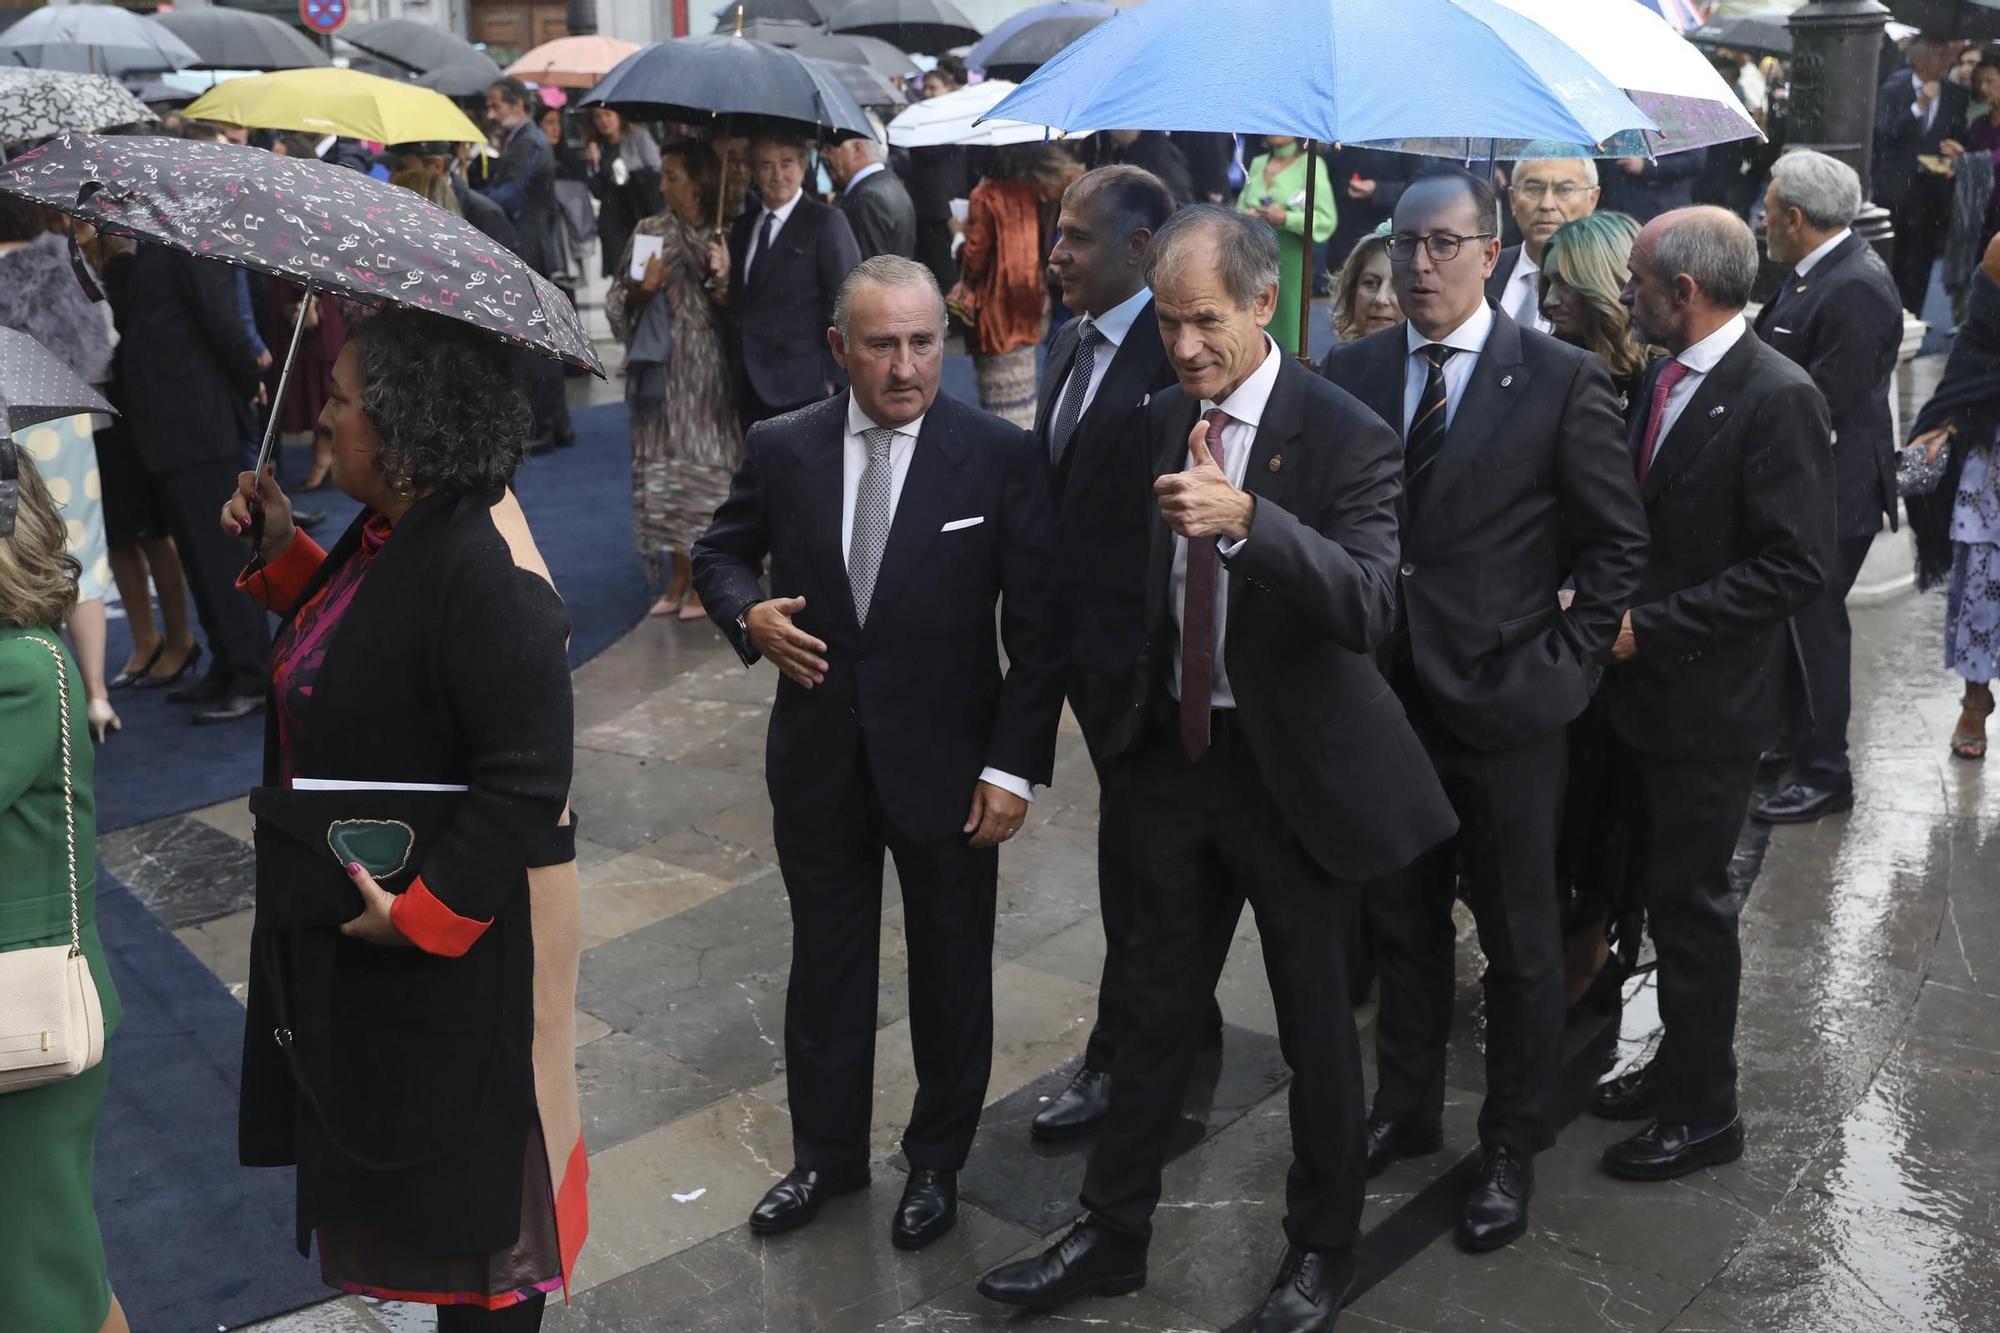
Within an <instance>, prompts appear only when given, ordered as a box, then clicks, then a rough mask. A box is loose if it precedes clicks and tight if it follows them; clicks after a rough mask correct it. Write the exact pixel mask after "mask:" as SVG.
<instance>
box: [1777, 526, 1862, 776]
mask: <svg viewBox="0 0 2000 1333" xmlns="http://www.w3.org/2000/svg"><path fill="white" fill-rule="evenodd" d="M1874 544H1875V538H1874V535H1873V534H1870V535H1869V536H1866V537H1842V538H1841V539H1840V544H1839V546H1838V548H1837V549H1836V552H1835V564H1834V568H1833V571H1832V572H1833V577H1832V578H1830V579H1828V580H1827V585H1826V588H1825V589H1824V590H1823V591H1822V592H1821V593H1820V595H1819V596H1818V597H1816V598H1814V599H1813V601H1812V604H1811V605H1809V606H1807V607H1805V608H1804V609H1803V610H1801V611H1800V612H1799V613H1798V614H1797V615H1794V616H1793V617H1792V624H1793V626H1794V627H1795V628H1796V629H1797V630H1798V634H1799V656H1800V658H1801V659H1802V660H1803V661H1804V663H1805V679H1804V680H1803V681H1794V682H1793V696H1794V697H1793V702H1792V776H1793V778H1795V779H1796V780H1798V781H1800V782H1803V783H1806V784H1807V785H1809V786H1813V787H1831V788H1834V789H1836V790H1846V789H1848V788H1851V787H1853V785H1854V776H1853V774H1851V773H1850V772H1849V771H1848V768H1847V720H1848V717H1849V715H1850V714H1851V713H1852V712H1853V708H1854V699H1853V688H1852V687H1853V681H1852V671H1853V658H1854V633H1853V629H1852V627H1851V626H1850V625H1849V624H1848V620H1847V594H1848V593H1849V592H1850V591H1852V590H1853V588H1854V581H1855V580H1856V579H1858V578H1860V577H1861V566H1862V564H1863V562H1865V561H1866V560H1867V559H1868V549H1869V548H1870V547H1871V546H1873V545H1874Z"/></svg>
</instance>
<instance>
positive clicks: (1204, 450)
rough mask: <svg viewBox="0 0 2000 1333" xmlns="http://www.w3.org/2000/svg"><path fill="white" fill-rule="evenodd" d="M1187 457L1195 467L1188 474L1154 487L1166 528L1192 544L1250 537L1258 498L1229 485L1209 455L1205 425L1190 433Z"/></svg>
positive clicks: (1165, 478) (1175, 474)
mask: <svg viewBox="0 0 2000 1333" xmlns="http://www.w3.org/2000/svg"><path fill="white" fill-rule="evenodd" d="M1217 443H1220V441H1217ZM1188 455H1189V457H1190V458H1191V459H1192V464H1191V466H1189V467H1188V469H1187V470H1186V471H1184V472H1169V473H1167V474H1166V475H1165V476H1163V477H1161V478H1159V479H1158V480H1157V481H1155V482H1154V483H1153V494H1154V495H1155V496H1156V497H1158V499H1159V503H1160V516H1161V517H1162V518H1164V519H1166V521H1167V526H1168V527H1169V528H1171V529H1172V530H1173V531H1174V532H1176V533H1179V534H1180V535H1181V536H1183V537H1186V538H1188V539H1189V540H1193V539H1195V538H1197V537H1221V538H1223V539H1224V540H1225V541H1232V542H1235V541H1242V540H1243V539H1244V538H1245V537H1248V536H1249V535H1250V526H1251V523H1252V522H1253V521H1254V520H1255V518H1256V515H1257V497H1256V496H1254V495H1251V494H1250V493H1249V492H1247V491H1241V490H1238V489H1237V488H1236V487H1234V486H1232V485H1230V484H1229V475H1228V474H1227V473H1226V472H1224V471H1223V470H1222V465H1221V464H1220V463H1218V462H1217V461H1216V459H1215V455H1214V454H1212V453H1210V452H1209V439H1208V423H1207V422H1206V421H1197V422H1195V423H1194V429H1193V430H1192V431H1190V432H1189V433H1188Z"/></svg>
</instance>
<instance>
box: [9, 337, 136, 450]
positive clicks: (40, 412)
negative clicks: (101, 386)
mask: <svg viewBox="0 0 2000 1333" xmlns="http://www.w3.org/2000/svg"><path fill="white" fill-rule="evenodd" d="M0 402H5V404H6V407H7V415H6V429H7V430H8V431H9V432H12V433H14V434H19V433H20V432H21V431H24V430H26V429H27V428H28V427H30V426H33V425H37V424H39V423H41V422H44V421H58V420H61V419H62V418H63V417H73V416H75V415H76V414H77V413H79V412H109V411H111V410H112V409H111V404H109V403H107V402H105V401H104V399H103V397H102V396H100V395H99V394H98V392H97V390H95V389H93V388H91V387H90V386H89V385H88V384H86V383H84V381H83V377H82V376H81V375H79V374H77V373H76V372H75V371H74V370H71V369H70V368H69V363H68V362H66V361H64V360H63V359H62V358H61V357H59V356H57V355H56V354H55V353H54V352H51V351H50V350H49V349H48V348H46V347H44V346H42V345H41V344H40V343H38V342H36V341H35V340H34V339H33V338H31V337H29V336H28V335H27V334H25V333H23V332H21V331H20V330H19V329H8V328H0Z"/></svg>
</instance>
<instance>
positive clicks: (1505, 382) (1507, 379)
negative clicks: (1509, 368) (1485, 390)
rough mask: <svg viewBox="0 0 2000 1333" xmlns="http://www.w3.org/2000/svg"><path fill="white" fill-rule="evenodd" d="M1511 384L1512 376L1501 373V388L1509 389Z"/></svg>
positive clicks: (1512, 381) (1512, 382) (1512, 383)
mask: <svg viewBox="0 0 2000 1333" xmlns="http://www.w3.org/2000/svg"><path fill="white" fill-rule="evenodd" d="M1513 386H1514V377H1513V376H1512V375H1502V376H1501V377H1500V387H1501V388H1503V389H1511V388H1512V387H1513Z"/></svg>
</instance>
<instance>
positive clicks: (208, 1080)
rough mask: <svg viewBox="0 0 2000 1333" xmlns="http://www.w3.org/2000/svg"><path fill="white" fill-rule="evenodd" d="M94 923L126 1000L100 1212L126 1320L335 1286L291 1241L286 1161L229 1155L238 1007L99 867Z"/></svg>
mask: <svg viewBox="0 0 2000 1333" xmlns="http://www.w3.org/2000/svg"><path fill="white" fill-rule="evenodd" d="M97 928H98V931H99V933H100V934H102V936H103V937H104V948H105V952H106V954H107V955H108V956H109V958H110V960H111V974H112V977H113V978H114V980H115V982H116V984H117V986H118V993H119V995H120V996H121V997H122V998H123V1000H124V1002H125V1021H124V1024H123V1025H122V1026H121V1027H120V1028H119V1029H118V1032H117V1034H116V1035H115V1036H113V1037H112V1039H111V1047H110V1051H109V1054H108V1056H107V1058H108V1059H109V1060H110V1062H111V1078H110V1091H109V1093H108V1094H107V1095H106V1098H105V1106H104V1115H103V1119H102V1120H101V1121H100V1127H99V1130H98V1136H97V1191H96V1194H97V1215H98V1219H99V1223H100V1225H101V1226H102V1227H103V1230H104V1247H105V1251H106V1254H107V1256H108V1259H109V1262H110V1269H111V1282H112V1286H113V1288H114V1289H115V1290H116V1291H117V1293H118V1299H119V1300H120V1301H121V1302H122V1303H123V1304H124V1306H125V1312H126V1314H127V1315H128V1316H130V1318H131V1322H132V1327H134V1328H136V1329H142V1330H147V1331H148V1333H196V1330H208V1329H215V1328H225V1327H226V1328H233V1327H235V1326H237V1325H239V1324H246V1323H251V1322H254V1321H256V1320H259V1319H265V1318H269V1317H270V1316H272V1315H275V1314H279V1313H282V1312H284V1311H286V1310H292V1309H296V1308H298V1307H299V1306H301V1305H306V1304H309V1303H311V1302H313V1301H318V1300H324V1299H327V1298H328V1297H330V1296H332V1295H333V1294H334V1293H332V1292H330V1291H328V1290H327V1289H326V1288H325V1287H324V1286H322V1285H321V1284H320V1281H319V1266H318V1264H317V1263H315V1262H311V1261H308V1260H305V1259H301V1258H300V1257H299V1255H298V1251H297V1250H296V1249H294V1248H293V1246H292V1217H293V1212H292V1173H291V1172H290V1171H252V1170H249V1169H246V1168H244V1167H240V1166H238V1165H237V1164H236V1089H237V1081H238V1071H239V1070H240V1069H241V1067H242V1054H243V1006H241V1005H240V1004H238V1003H237V1002H236V1001H235V1000H233V999H231V998H230V995H229V992H228V991H227V990H226V989H224V988H223V986H222V983H221V982H219V981H217V980H216V979H215V975H214V974H213V973H211V972H210V971H209V970H208V969H207V968H206V967H204V966H202V964H201V962H200V960H198V959H197V958H196V957H195V956H194V955H193V954H191V953H189V952H188V951H187V949H186V947H185V946H183V945H182V944H181V942H180V941H179V940H177V939H175V938H174V937H173V936H172V935H171V934H170V933H168V931H167V928H166V927H165V926H163V925H161V924H160V922H159V921H158V920H156V919H155V918H154V916H153V914H152V913H151V912H148V911H147V910H146V909H145V908H144V907H143V906H141V905H140V903H139V901H138V899H136V898H134V897H133V896H132V894H131V893H130V892H129V891H128V890H127V889H126V888H125V886H124V885H122V884H120V883H119V882H118V881H117V880H116V879H114V878H112V877H111V876H109V875H108V874H106V873H105V872H104V870H103V869H102V868H101V867H100V868H99V870H98V873H97Z"/></svg>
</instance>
